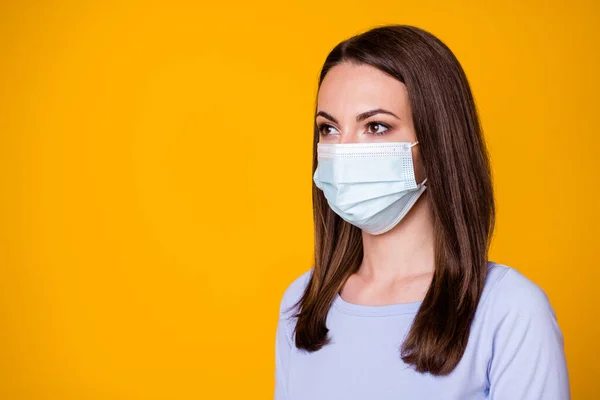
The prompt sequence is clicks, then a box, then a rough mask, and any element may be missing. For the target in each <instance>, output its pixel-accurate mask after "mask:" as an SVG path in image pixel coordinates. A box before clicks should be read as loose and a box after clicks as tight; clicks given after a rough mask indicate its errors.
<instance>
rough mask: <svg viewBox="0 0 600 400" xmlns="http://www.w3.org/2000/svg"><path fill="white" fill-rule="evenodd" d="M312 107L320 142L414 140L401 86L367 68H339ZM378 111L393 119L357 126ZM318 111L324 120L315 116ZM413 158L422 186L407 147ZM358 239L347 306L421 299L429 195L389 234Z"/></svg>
mask: <svg viewBox="0 0 600 400" xmlns="http://www.w3.org/2000/svg"><path fill="white" fill-rule="evenodd" d="M317 106H318V107H317V117H316V123H317V125H318V126H319V127H320V139H319V142H320V143H359V142H361V143H362V142H367V143H372V142H411V143H414V142H415V141H416V140H417V139H416V133H415V128H414V125H413V120H412V115H411V109H410V104H409V99H408V93H407V90H406V86H405V85H404V84H403V83H402V82H400V81H398V80H396V79H395V78H393V77H391V76H389V75H387V74H385V73H384V72H382V71H380V70H378V69H377V68H374V67H372V66H370V65H358V66H357V65H353V64H350V63H342V64H339V65H336V66H335V67H333V68H332V69H331V70H329V72H328V73H327V75H326V76H325V78H324V80H323V82H322V84H321V87H320V89H319V93H318V98H317ZM380 108H381V109H384V110H388V111H391V112H392V113H393V114H395V115H396V116H397V117H398V118H396V117H395V116H393V115H389V114H386V113H377V114H375V115H372V116H370V117H369V118H367V119H365V120H363V121H360V122H357V121H356V117H357V115H359V114H361V113H364V112H366V111H370V110H374V109H380ZM321 111H323V112H325V113H326V114H327V116H323V115H319V112H321ZM328 116H330V117H333V119H335V120H336V121H337V122H334V121H333V120H331V119H329V118H328ZM377 122H379V123H380V124H378V123H377ZM382 124H384V125H382ZM386 125H387V126H389V128H388V127H387V126H386ZM412 154H413V161H414V167H415V177H416V180H417V182H422V181H423V179H424V178H425V176H424V171H423V166H422V162H421V157H420V153H419V145H418V144H417V145H416V146H413V147H412ZM362 239H363V250H364V257H363V260H362V263H361V265H360V267H359V269H358V272H357V273H355V274H353V275H351V276H350V278H348V280H347V281H346V283H345V284H344V287H343V289H342V290H341V291H340V296H341V297H342V298H343V299H344V300H345V301H347V302H349V303H354V304H361V305H366V306H378V305H388V304H397V303H408V302H415V301H421V300H423V298H424V297H425V293H426V292H427V289H428V288H429V285H430V284H431V279H432V277H433V272H434V237H433V224H432V217H431V211H430V207H429V196H428V191H427V190H425V192H424V193H423V194H422V195H421V197H420V198H419V200H418V201H417V202H416V203H415V205H414V206H413V207H412V208H411V210H410V211H409V212H408V214H407V215H406V216H405V217H404V218H403V219H402V221H400V223H398V224H397V225H396V226H395V227H394V228H393V229H391V230H389V231H388V232H386V233H383V234H381V235H371V234H369V233H366V232H364V231H363V232H362Z"/></svg>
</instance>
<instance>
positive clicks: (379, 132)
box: [367, 122, 390, 135]
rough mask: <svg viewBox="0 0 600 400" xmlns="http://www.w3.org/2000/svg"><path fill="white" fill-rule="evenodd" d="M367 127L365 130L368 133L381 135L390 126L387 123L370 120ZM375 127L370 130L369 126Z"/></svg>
mask: <svg viewBox="0 0 600 400" xmlns="http://www.w3.org/2000/svg"><path fill="white" fill-rule="evenodd" d="M367 126H368V128H367V132H368V133H370V134H371V135H383V134H384V133H385V132H386V131H387V130H388V129H389V128H390V127H389V125H387V124H384V123H382V122H370V123H369V124H367ZM373 127H375V130H372V129H371V128H373ZM382 127H383V128H385V129H384V130H379V128H382Z"/></svg>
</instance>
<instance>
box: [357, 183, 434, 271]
mask: <svg viewBox="0 0 600 400" xmlns="http://www.w3.org/2000/svg"><path fill="white" fill-rule="evenodd" d="M362 240H363V253H364V255H363V260H362V264H361V265H360V267H359V270H358V274H359V275H360V276H362V277H363V279H365V280H368V281H370V282H373V283H385V282H392V281H397V280H403V279H406V278H410V277H413V276H416V275H422V274H431V273H433V270H434V237H433V221H432V218H431V212H430V209H429V196H428V193H427V190H426V191H425V192H424V193H423V194H422V195H421V197H420V198H419V200H418V201H417V202H416V203H415V204H414V206H413V207H412V209H411V210H410V211H409V212H408V213H407V214H406V215H405V216H404V218H403V219H402V220H401V221H400V222H399V223H398V224H397V225H396V226H395V227H394V228H392V229H391V230H389V231H387V232H385V233H383V234H381V235H371V234H369V233H366V232H364V231H363V232H362Z"/></svg>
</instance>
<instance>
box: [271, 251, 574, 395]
mask: <svg viewBox="0 0 600 400" xmlns="http://www.w3.org/2000/svg"><path fill="white" fill-rule="evenodd" d="M488 266H489V274H488V277H487V279H486V283H485V287H484V291H483V295H482V298H481V301H480V302H479V306H478V308H477V312H476V314H475V319H474V321H473V324H472V325H471V333H470V336H469V342H468V345H467V349H466V351H465V354H464V356H463V358H462V359H461V361H460V363H459V364H458V366H457V367H456V369H455V370H454V371H452V373H450V374H449V375H447V376H437V377H436V376H434V375H431V374H429V373H425V374H421V373H418V372H416V371H415V370H414V369H413V367H412V366H409V365H408V364H406V363H404V362H403V361H402V359H401V358H400V353H399V351H400V350H399V349H400V346H401V344H402V341H403V338H404V336H405V335H406V334H407V333H408V330H409V328H410V326H411V323H412V321H413V318H414V316H415V315H416V313H417V311H418V309H419V306H420V304H421V302H414V303H402V304H392V305H384V306H364V305H359V304H353V303H349V302H346V301H345V300H343V299H342V298H341V297H340V296H339V295H338V296H337V297H336V298H335V300H334V303H333V305H332V307H331V308H330V311H329V314H328V316H327V327H328V328H329V335H330V336H331V338H332V342H331V344H328V345H325V346H324V347H323V348H322V349H321V350H318V351H316V352H313V353H309V352H306V351H304V350H299V349H297V348H296V347H295V345H293V344H294V340H293V338H292V335H291V334H292V332H293V328H294V324H295V319H293V318H290V315H291V314H292V312H291V311H290V312H288V313H287V314H285V313H283V310H285V309H287V308H288V307H289V306H291V305H292V304H293V303H294V302H295V301H296V300H297V299H299V297H300V295H301V294H302V291H303V289H304V287H305V286H306V284H307V283H308V279H309V277H310V274H311V273H312V271H313V270H312V269H310V270H308V271H306V272H305V273H303V274H302V275H301V276H299V277H298V278H297V279H295V280H294V282H292V283H291V284H290V285H289V286H288V287H287V289H286V290H285V293H284V294H283V298H282V301H281V305H280V315H279V324H278V328H277V334H276V341H275V342H276V345H275V347H276V349H275V353H276V361H275V400H337V399H340V400H342V399H343V400H392V399H393V400H420V399H427V400H476V399H477V400H478V399H491V400H534V399H535V400H568V399H570V394H569V378H568V373H567V367H566V361H565V354H564V351H563V349H564V346H563V336H562V333H561V331H560V328H559V326H558V323H557V321H556V316H555V313H554V310H553V309H552V306H551V305H550V302H549V300H548V297H547V295H546V293H545V292H544V291H543V290H542V289H541V288H540V287H539V286H537V285H536V284H535V283H533V282H532V281H531V280H529V279H528V278H526V277H525V276H524V275H522V274H521V273H520V272H518V271H517V270H516V269H513V268H511V267H508V266H505V265H501V264H496V263H493V262H490V263H489V264H488ZM292 311H294V310H292Z"/></svg>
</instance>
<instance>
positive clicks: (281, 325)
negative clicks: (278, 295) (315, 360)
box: [275, 296, 292, 400]
mask: <svg viewBox="0 0 600 400" xmlns="http://www.w3.org/2000/svg"><path fill="white" fill-rule="evenodd" d="M284 300H285V296H284V297H283V299H282V300H281V304H280V309H279V322H278V323H277V332H276V334H275V400H286V399H287V398H288V389H287V385H288V383H287V377H288V371H289V364H290V355H291V349H292V346H291V340H290V336H289V335H288V326H287V321H286V315H285V314H284V312H283V310H284V307H285V306H286V305H285V301H284Z"/></svg>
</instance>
